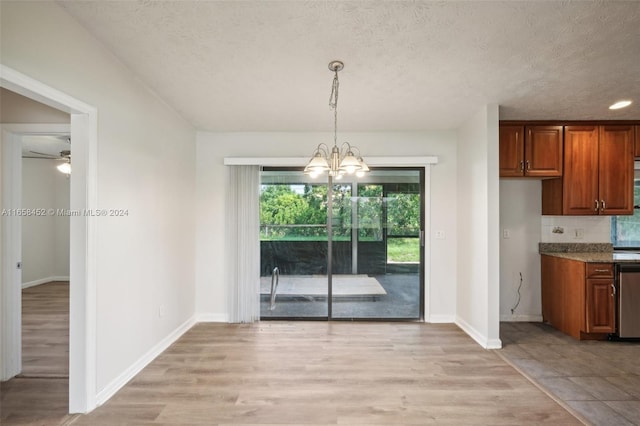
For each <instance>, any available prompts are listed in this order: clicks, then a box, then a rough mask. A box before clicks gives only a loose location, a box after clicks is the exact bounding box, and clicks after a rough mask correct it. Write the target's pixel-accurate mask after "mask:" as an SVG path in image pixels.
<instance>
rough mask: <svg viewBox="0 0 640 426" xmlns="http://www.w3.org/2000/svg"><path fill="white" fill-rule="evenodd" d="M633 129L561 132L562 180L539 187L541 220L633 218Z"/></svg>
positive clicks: (570, 129)
mask: <svg viewBox="0 0 640 426" xmlns="http://www.w3.org/2000/svg"><path fill="white" fill-rule="evenodd" d="M633 156H634V126H632V125H602V126H597V125H585V126H566V127H565V129H564V175H563V177H562V178H561V179H552V180H547V181H543V182H542V214H546V215H630V214H633Z"/></svg>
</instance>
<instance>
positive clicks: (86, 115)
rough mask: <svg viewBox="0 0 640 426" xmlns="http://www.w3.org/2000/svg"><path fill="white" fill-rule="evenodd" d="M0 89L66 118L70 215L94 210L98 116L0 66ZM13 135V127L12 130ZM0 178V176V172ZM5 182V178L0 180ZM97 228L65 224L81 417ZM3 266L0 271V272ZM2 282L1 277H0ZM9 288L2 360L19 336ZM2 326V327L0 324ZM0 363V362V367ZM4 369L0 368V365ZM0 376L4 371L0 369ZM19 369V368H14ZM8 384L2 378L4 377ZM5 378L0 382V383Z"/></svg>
mask: <svg viewBox="0 0 640 426" xmlns="http://www.w3.org/2000/svg"><path fill="white" fill-rule="evenodd" d="M0 87H4V88H6V89H9V90H11V91H12V92H15V93H18V94H20V95H22V96H25V97H27V98H30V99H33V100H35V101H38V102H40V103H43V104H45V105H48V106H50V107H53V108H56V109H58V110H61V111H64V112H67V113H69V114H70V116H71V120H70V135H71V139H72V140H73V144H74V147H73V148H74V154H73V174H72V175H71V178H70V209H71V210H75V211H79V212H82V211H85V212H86V211H92V210H95V209H96V208H97V134H98V126H97V124H98V119H97V115H98V110H97V109H96V108H95V107H93V106H91V105H88V104H86V103H84V102H82V101H80V100H78V99H76V98H74V97H71V96H69V95H67V94H66V93H63V92H61V91H59V90H57V89H55V88H53V87H51V86H48V85H46V84H44V83H42V82H40V81H38V80H35V79H33V78H31V77H28V76H26V75H24V74H22V73H20V72H19V71H16V70H14V69H12V68H10V67H7V66H5V65H3V64H0ZM16 126H19V125H16ZM14 129H15V127H14ZM3 174H4V172H3ZM2 178H3V179H5V176H4V175H3V177H2ZM96 231H97V223H96V218H95V217H93V216H91V215H80V216H74V217H71V218H70V241H69V243H70V244H69V245H70V271H69V277H70V283H69V284H70V288H69V291H70V306H69V412H70V413H85V412H88V411H91V410H92V409H94V408H95V407H96V394H97V389H96V387H97V364H96V358H97V339H96V331H97V321H96V263H97V256H96V251H97V250H96V249H97V234H96ZM5 267H6V266H4V265H3V269H4V268H5ZM2 276H4V271H3V273H2V274H0V277H2ZM10 293H11V286H10V284H9V283H6V282H5V281H4V279H3V280H2V281H0V303H2V310H3V312H6V314H3V315H10V316H11V317H12V320H11V321H10V322H9V324H7V325H6V326H4V325H3V327H2V328H1V329H0V333H1V334H2V335H1V336H0V345H1V348H2V355H3V356H2V360H7V358H5V354H7V353H12V354H13V358H15V354H16V353H19V351H20V348H19V347H18V348H16V347H15V344H14V343H13V341H12V339H11V336H12V334H13V335H15V333H16V332H17V333H20V330H19V329H18V330H16V326H17V325H18V324H19V323H20V318H17V316H18V315H19V309H14V308H13V306H12V304H11V300H9V299H7V297H6V296H8V295H10ZM3 323H4V321H3ZM2 360H0V362H3V361H2ZM3 364H4V362H3ZM0 367H2V368H1V369H0V371H3V372H4V371H8V370H7V368H6V367H13V368H10V369H9V370H11V371H10V373H13V372H14V371H15V365H13V366H5V365H2V366H0ZM18 367H19V366H18ZM7 378H8V377H7ZM4 379H5V377H3V380H4Z"/></svg>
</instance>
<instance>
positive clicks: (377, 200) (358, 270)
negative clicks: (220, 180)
mask: <svg viewBox="0 0 640 426" xmlns="http://www.w3.org/2000/svg"><path fill="white" fill-rule="evenodd" d="M422 182H423V174H422V171H421V170H419V169H418V170H412V169H381V170H372V171H371V172H370V173H368V174H367V176H365V177H363V178H355V177H354V178H353V179H350V178H347V177H346V176H345V177H344V178H343V179H341V180H334V181H333V182H332V184H331V185H330V184H329V182H328V181H327V178H325V181H318V179H317V178H316V179H312V178H309V177H307V176H305V175H304V174H303V173H302V172H299V171H290V170H265V171H264V172H263V174H262V185H261V195H260V205H261V211H260V219H261V229H260V231H261V232H260V235H261V242H260V245H261V264H262V276H261V317H262V318H263V319H266V318H300V319H315V318H317V319H419V318H421V316H422V312H423V303H422V301H423V286H422V282H423V281H424V280H423V279H422V276H423V275H422V274H423V271H422V269H423V268H422V258H423V251H424V250H423V247H422V246H421V238H420V236H421V230H422V229H423V227H422V222H423V216H424V211H423V210H424V209H423V207H422V206H423V202H422V200H423V199H424V193H423V189H422V188H423V184H422ZM329 272H330V273H329Z"/></svg>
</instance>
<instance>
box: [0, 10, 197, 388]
mask: <svg viewBox="0 0 640 426" xmlns="http://www.w3.org/2000/svg"><path fill="white" fill-rule="evenodd" d="M0 7H1V15H2V16H1V43H2V44H1V49H0V55H1V56H0V58H1V62H2V63H3V64H4V65H6V66H9V67H11V68H13V69H15V70H17V71H19V72H22V73H24V74H26V75H28V76H30V77H33V78H35V79H37V80H39V81H41V82H43V83H44V84H47V85H49V86H51V87H54V88H56V89H58V90H61V91H62V92H65V93H67V94H69V95H70V96H73V97H75V98H77V99H80V100H82V101H84V102H86V103H87V104H90V105H93V106H94V107H96V108H97V110H98V135H97V137H98V165H97V166H98V204H99V206H98V207H100V208H102V209H107V210H109V209H125V210H126V211H127V212H128V216H124V217H101V218H100V219H99V220H98V221H97V271H95V272H96V277H97V278H96V279H97V282H96V286H97V289H96V291H97V293H96V294H97V306H96V307H95V309H96V320H97V335H96V339H97V354H98V356H97V390H96V391H97V394H98V395H99V396H100V397H99V398H98V400H100V399H101V398H102V397H105V396H108V395H109V394H110V392H112V391H114V390H115V389H117V387H118V386H119V385H121V384H124V383H123V380H126V379H127V377H130V375H131V374H132V373H133V372H134V370H135V369H136V368H141V366H142V365H141V364H140V363H141V362H142V363H144V362H146V361H147V360H148V359H149V357H150V356H152V355H153V354H154V353H156V352H157V350H158V348H160V347H161V346H162V345H164V344H165V343H166V341H165V339H167V338H171V337H172V336H173V337H175V335H174V334H173V333H175V332H176V331H179V330H183V329H184V327H185V325H189V324H190V322H191V321H192V318H193V314H194V311H195V291H194V270H195V264H194V258H195V252H194V249H195V243H194V241H195V236H194V233H195V229H194V211H193V205H194V202H195V201H194V189H195V172H194V162H195V133H194V131H193V129H192V127H191V126H190V125H189V124H188V123H186V122H185V121H184V120H183V119H182V118H181V117H180V116H178V114H177V113H176V112H175V111H173V110H171V109H170V108H169V107H168V106H167V105H166V104H165V103H164V102H162V101H161V100H160V99H158V97H157V96H156V95H155V94H154V93H152V92H151V91H149V90H148V89H147V88H146V87H144V86H143V85H142V84H141V82H140V80H139V79H138V78H137V77H136V76H135V75H133V74H132V73H131V71H130V70H129V69H127V68H126V67H125V66H124V65H123V64H122V63H121V62H120V61H119V60H118V59H117V58H116V57H114V56H113V54H112V53H111V52H110V51H109V50H107V49H106V48H105V47H104V46H103V45H101V44H100V43H98V42H97V41H96V40H95V39H94V38H93V37H92V36H91V35H90V34H89V33H88V32H87V31H86V30H85V29H84V28H83V27H82V26H81V25H79V24H78V23H77V22H76V21H75V20H74V19H73V18H71V16H69V15H68V14H67V13H66V12H65V11H64V10H63V9H62V8H61V7H60V6H58V5H57V4H56V3H54V2H1V3H0ZM25 34H28V37H26V36H25ZM72 179H73V177H72ZM88 308H89V309H93V307H91V306H90V307H88Z"/></svg>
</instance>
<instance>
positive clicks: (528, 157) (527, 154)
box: [500, 125, 562, 177]
mask: <svg viewBox="0 0 640 426" xmlns="http://www.w3.org/2000/svg"><path fill="white" fill-rule="evenodd" d="M523 176H527V177H558V176H562V126H517V125H501V126H500V177H523Z"/></svg>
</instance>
